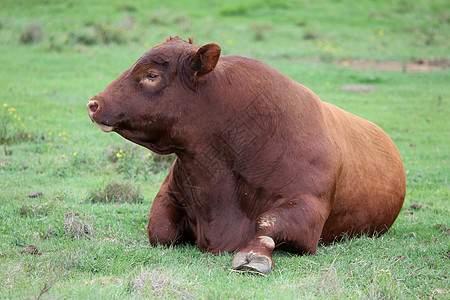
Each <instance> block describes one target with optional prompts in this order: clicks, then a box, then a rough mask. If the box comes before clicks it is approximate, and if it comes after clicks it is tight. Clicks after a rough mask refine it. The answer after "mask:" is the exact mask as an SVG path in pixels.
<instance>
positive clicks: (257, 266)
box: [231, 252, 272, 275]
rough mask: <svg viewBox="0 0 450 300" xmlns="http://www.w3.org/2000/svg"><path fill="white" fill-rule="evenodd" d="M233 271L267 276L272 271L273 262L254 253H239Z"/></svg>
mask: <svg viewBox="0 0 450 300" xmlns="http://www.w3.org/2000/svg"><path fill="white" fill-rule="evenodd" d="M231 266H232V267H233V270H237V271H244V272H249V273H259V274H263V275H266V274H267V273H269V272H270V270H272V260H271V259H270V258H269V257H267V256H265V255H258V254H255V253H252V252H249V253H241V252H239V253H237V254H236V256H235V257H234V259H233V262H232V264H231Z"/></svg>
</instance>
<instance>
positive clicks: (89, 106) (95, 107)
mask: <svg viewBox="0 0 450 300" xmlns="http://www.w3.org/2000/svg"><path fill="white" fill-rule="evenodd" d="M87 109H88V110H89V113H91V114H93V113H95V112H96V111H97V110H98V102H97V101H95V100H91V101H89V102H88V104H87Z"/></svg>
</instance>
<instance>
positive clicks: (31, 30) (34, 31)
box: [20, 25, 43, 44]
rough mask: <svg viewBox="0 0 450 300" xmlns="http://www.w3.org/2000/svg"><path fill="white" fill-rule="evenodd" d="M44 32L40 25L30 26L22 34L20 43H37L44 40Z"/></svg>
mask: <svg viewBox="0 0 450 300" xmlns="http://www.w3.org/2000/svg"><path fill="white" fill-rule="evenodd" d="M42 37H43V33H42V28H41V26H40V25H30V26H28V27H27V28H26V29H25V30H24V31H23V32H22V34H21V35H20V43H22V44H37V43H40V42H41V41H42Z"/></svg>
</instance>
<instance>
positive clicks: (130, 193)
mask: <svg viewBox="0 0 450 300" xmlns="http://www.w3.org/2000/svg"><path fill="white" fill-rule="evenodd" d="M89 198H90V200H91V202H94V203H98V202H100V203H124V202H128V203H142V196H141V190H140V188H139V187H135V186H134V185H133V184H132V183H130V182H119V181H113V182H110V183H109V184H107V185H106V186H104V187H103V188H102V189H100V190H97V191H92V192H91V194H90V197H89Z"/></svg>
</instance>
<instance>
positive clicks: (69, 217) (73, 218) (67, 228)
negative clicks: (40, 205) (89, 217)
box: [64, 210, 94, 239]
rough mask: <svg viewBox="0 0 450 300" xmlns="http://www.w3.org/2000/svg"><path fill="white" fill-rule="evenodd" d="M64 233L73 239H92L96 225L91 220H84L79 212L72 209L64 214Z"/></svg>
mask: <svg viewBox="0 0 450 300" xmlns="http://www.w3.org/2000/svg"><path fill="white" fill-rule="evenodd" d="M64 235H65V236H67V237H69V238H71V239H74V238H76V239H79V238H82V237H87V238H89V239H90V238H92V237H93V236H94V227H93V226H92V225H91V223H90V222H89V221H86V220H82V219H81V218H80V216H79V214H78V212H76V211H73V210H71V211H69V212H68V213H66V214H65V215H64Z"/></svg>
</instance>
